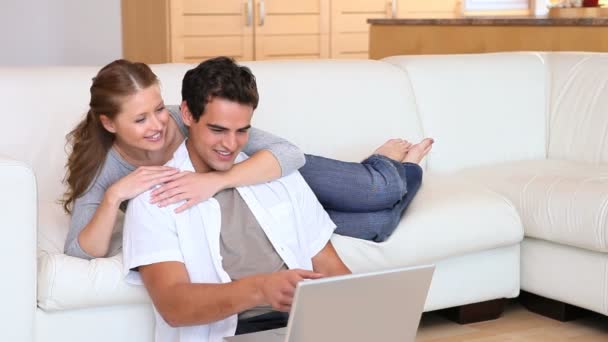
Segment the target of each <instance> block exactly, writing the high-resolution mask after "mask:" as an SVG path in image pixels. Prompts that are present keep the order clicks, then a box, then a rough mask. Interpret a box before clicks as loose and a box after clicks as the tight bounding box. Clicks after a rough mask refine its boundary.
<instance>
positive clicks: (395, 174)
mask: <svg viewBox="0 0 608 342" xmlns="http://www.w3.org/2000/svg"><path fill="white" fill-rule="evenodd" d="M400 169H401V163H399V162H396V161H394V160H391V159H389V158H387V157H384V156H381V155H372V156H370V157H369V158H367V159H366V160H364V161H363V162H361V163H351V162H343V161H339V160H335V159H330V158H325V157H319V156H314V155H306V165H304V166H303V167H302V168H301V169H300V173H301V174H302V176H303V177H304V179H305V180H306V182H307V183H308V185H309V186H310V187H311V189H312V190H313V192H314V193H315V195H316V196H317V198H318V199H319V202H321V204H322V205H323V207H324V208H325V209H327V210H334V211H341V212H372V211H381V210H386V209H391V208H393V207H394V206H395V205H396V204H397V203H398V202H399V201H401V199H402V198H403V196H404V195H405V193H406V192H407V188H406V183H405V177H404V175H403V172H402V171H401V170H400Z"/></svg>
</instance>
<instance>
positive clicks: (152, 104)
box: [101, 85, 169, 151]
mask: <svg viewBox="0 0 608 342" xmlns="http://www.w3.org/2000/svg"><path fill="white" fill-rule="evenodd" d="M101 120H102V123H103V125H104V127H105V128H106V129H107V130H108V131H110V132H112V133H114V134H115V135H116V143H117V144H119V146H121V147H123V148H125V149H138V150H143V151H159V150H162V149H163V148H164V146H165V143H166V140H167V124H168V121H169V111H168V110H167V108H166V107H165V104H164V102H163V99H162V97H161V96H160V88H159V87H158V85H153V86H150V87H148V88H145V89H142V90H139V91H138V92H136V93H135V94H133V95H130V96H128V97H126V98H125V100H124V103H123V104H122V108H121V111H120V112H119V113H118V115H116V117H114V119H109V118H108V117H104V116H103V115H102V116H101Z"/></svg>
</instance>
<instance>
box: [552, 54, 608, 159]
mask: <svg viewBox="0 0 608 342" xmlns="http://www.w3.org/2000/svg"><path fill="white" fill-rule="evenodd" d="M544 59H545V61H546V63H547V66H548V73H549V84H550V88H549V89H550V95H549V99H550V100H549V143H548V151H547V153H548V157H549V158H550V159H564V160H575V161H585V162H589V163H595V164H600V163H603V164H606V163H608V54H595V53H548V54H545V55H544Z"/></svg>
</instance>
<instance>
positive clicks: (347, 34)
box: [331, 0, 397, 59]
mask: <svg viewBox="0 0 608 342" xmlns="http://www.w3.org/2000/svg"><path fill="white" fill-rule="evenodd" d="M394 1H397V0H394ZM392 8H393V6H392V1H391V0H357V1H353V0H332V3H331V13H332V22H331V57H332V58H363V59H366V58H368V50H369V24H368V23H367V19H370V18H390V17H391V15H392V13H391V10H392Z"/></svg>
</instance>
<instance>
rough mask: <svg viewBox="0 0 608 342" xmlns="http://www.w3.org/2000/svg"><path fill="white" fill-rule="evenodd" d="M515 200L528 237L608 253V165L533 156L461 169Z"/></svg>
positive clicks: (468, 175)
mask: <svg viewBox="0 0 608 342" xmlns="http://www.w3.org/2000/svg"><path fill="white" fill-rule="evenodd" d="M459 174H461V175H463V178H467V179H471V180H475V181H477V182H480V181H481V182H483V183H484V184H485V185H486V186H488V188H490V189H492V190H494V191H496V192H498V193H500V194H502V195H504V196H506V197H507V198H508V199H509V200H510V201H512V202H513V203H514V204H515V206H516V208H517V211H518V212H519V215H520V216H521V219H522V222H523V225H524V227H525V235H526V237H531V238H536V239H541V240H547V241H552V242H555V243H559V244H563V245H568V246H573V247H578V248H582V249H586V250H591V251H596V252H602V253H606V252H608V166H606V165H595V164H590V163H582V162H580V161H576V162H575V161H566V160H552V159H548V160H534V161H517V162H508V163H501V164H493V165H491V166H486V167H476V168H470V169H466V170H462V171H460V172H459Z"/></svg>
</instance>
